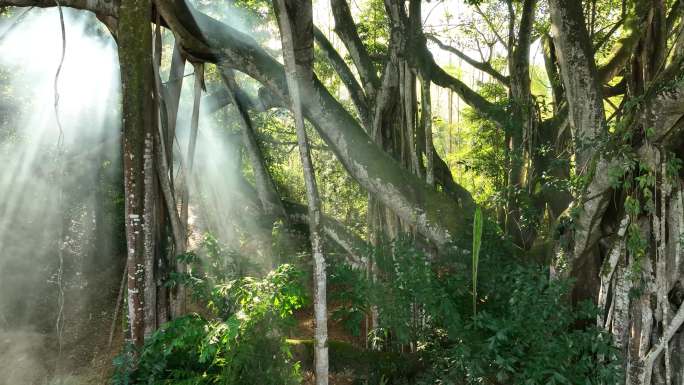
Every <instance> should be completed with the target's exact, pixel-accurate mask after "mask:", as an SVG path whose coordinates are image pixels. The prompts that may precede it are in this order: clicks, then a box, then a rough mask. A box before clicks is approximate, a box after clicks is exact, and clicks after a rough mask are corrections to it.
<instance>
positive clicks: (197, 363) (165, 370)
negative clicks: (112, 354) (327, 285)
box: [113, 265, 306, 385]
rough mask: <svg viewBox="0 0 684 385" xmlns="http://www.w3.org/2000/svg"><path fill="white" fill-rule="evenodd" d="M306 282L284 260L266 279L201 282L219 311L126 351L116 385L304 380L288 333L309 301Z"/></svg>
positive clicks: (281, 384) (167, 328)
mask: <svg viewBox="0 0 684 385" xmlns="http://www.w3.org/2000/svg"><path fill="white" fill-rule="evenodd" d="M195 279H196V280H206V277H203V278H195ZM301 279H302V272H301V271H299V270H297V269H296V268H295V267H293V266H292V265H281V266H280V267H278V268H277V269H276V270H274V271H272V272H270V273H269V274H268V275H267V276H266V277H265V278H263V279H256V278H252V277H243V278H237V279H232V280H227V281H223V282H220V283H217V284H215V285H203V284H199V283H198V284H197V285H195V286H193V288H194V289H195V290H204V291H202V293H201V295H202V296H203V297H204V300H205V302H206V303H207V305H208V306H207V307H208V308H209V309H211V310H212V316H209V317H204V316H201V315H199V314H190V315H187V316H184V317H181V318H178V319H175V320H173V321H171V322H169V323H167V324H165V325H163V326H162V327H161V328H159V330H157V331H156V332H155V333H154V334H153V335H152V336H151V337H150V338H149V339H148V340H146V342H145V345H144V346H143V348H142V350H141V351H139V352H132V351H130V350H128V351H126V352H124V353H122V355H120V356H119V357H118V358H117V359H116V360H115V365H116V366H117V372H116V373H115V375H114V378H113V384H114V385H129V384H131V385H132V384H160V385H161V384H174V385H175V384H193V385H199V384H272V385H287V384H298V383H299V382H300V380H301V378H300V369H299V363H298V362H295V360H294V359H293V357H292V354H291V352H290V349H289V347H288V345H287V344H286V343H285V337H284V336H285V332H286V330H287V329H288V328H289V327H291V326H292V324H293V317H292V316H293V312H294V311H295V310H297V309H299V308H301V307H302V306H303V305H304V304H305V301H306V296H305V294H304V289H303V286H302V284H301ZM133 353H137V354H133ZM136 355H137V356H138V357H139V358H138V359H133V358H132V357H134V356H136Z"/></svg>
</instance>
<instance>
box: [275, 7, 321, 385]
mask: <svg viewBox="0 0 684 385" xmlns="http://www.w3.org/2000/svg"><path fill="white" fill-rule="evenodd" d="M275 4H276V7H275V9H276V14H277V16H278V25H279V27H280V35H281V42H282V46H283V57H284V58H285V68H286V77H287V85H288V90H289V93H290V103H291V104H292V111H293V112H294V116H295V126H296V130H297V143H298V145H299V155H300V159H301V162H302V168H303V172H304V184H305V185H306V199H307V201H308V204H309V233H310V237H311V253H312V254H313V262H314V269H313V275H314V277H313V278H314V319H315V322H316V323H315V326H314V368H315V375H316V385H327V384H328V366H329V363H328V308H327V300H326V273H325V269H326V266H325V258H324V256H323V239H322V232H321V203H320V198H319V195H318V187H317V185H316V176H315V172H314V167H313V163H312V161H311V151H310V148H309V142H308V138H307V134H306V127H305V126H304V112H303V109H302V99H301V97H300V94H301V93H309V94H310V93H311V92H312V91H313V19H312V17H313V13H312V4H311V0H308V1H296V0H289V1H286V0H276V1H275Z"/></svg>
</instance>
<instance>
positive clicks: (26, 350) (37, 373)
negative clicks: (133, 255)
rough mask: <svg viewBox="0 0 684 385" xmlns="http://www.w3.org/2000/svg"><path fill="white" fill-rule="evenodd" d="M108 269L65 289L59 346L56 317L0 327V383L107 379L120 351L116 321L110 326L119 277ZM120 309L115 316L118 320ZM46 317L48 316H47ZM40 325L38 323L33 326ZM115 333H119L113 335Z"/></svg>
mask: <svg viewBox="0 0 684 385" xmlns="http://www.w3.org/2000/svg"><path fill="white" fill-rule="evenodd" d="M118 270H119V269H117V268H110V269H107V270H103V271H100V272H96V273H94V274H92V275H91V278H90V280H88V281H81V282H75V281H74V282H70V285H68V286H67V287H66V288H65V293H64V298H65V304H64V309H63V314H64V327H63V332H62V338H61V342H62V344H61V345H62V346H61V351H60V346H59V345H60V344H59V339H58V338H57V332H56V319H52V315H51V314H49V313H48V312H46V313H45V317H46V319H40V320H35V323H33V324H32V325H31V326H27V327H26V328H25V329H24V330H13V331H11V332H8V331H0V346H2V349H0V383H3V384H8V385H10V384H11V385H100V384H106V383H108V378H109V376H110V375H111V373H112V360H113V358H114V357H115V356H116V355H117V354H118V353H119V352H120V350H121V347H122V343H123V340H122V338H121V333H120V328H121V322H117V323H115V324H114V326H115V328H116V329H117V333H115V334H114V335H115V338H114V339H113V340H112V344H111V345H110V344H109V335H110V332H111V327H112V319H113V316H114V311H115V305H116V299H117V296H118V291H119V282H120V280H121V277H120V276H119V277H115V275H119V272H118ZM120 312H121V309H119V316H118V319H119V320H121V313H120ZM48 317H49V318H50V319H47V318H48ZM37 325H40V326H37ZM117 337H118V338H117Z"/></svg>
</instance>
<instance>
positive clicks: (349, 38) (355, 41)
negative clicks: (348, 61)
mask: <svg viewBox="0 0 684 385" xmlns="http://www.w3.org/2000/svg"><path fill="white" fill-rule="evenodd" d="M330 8H331V9H332V13H333V17H334V18H335V33H337V36H339V37H340V39H341V40H342V42H343V43H344V46H345V47H346V48H347V51H348V52H349V56H351V58H352V61H353V62H354V66H356V70H357V71H358V72H359V77H361V82H362V83H363V87H364V89H365V90H366V96H367V97H368V99H371V100H372V99H374V98H375V94H376V92H377V88H378V86H379V85H380V79H379V78H378V74H377V73H376V71H375V66H374V65H373V61H372V60H371V58H370V56H369V55H368V51H367V50H366V47H364V45H363V42H362V41H361V38H360V37H359V34H358V32H357V31H356V23H355V22H354V18H352V15H351V11H350V10H349V5H348V4H347V0H330Z"/></svg>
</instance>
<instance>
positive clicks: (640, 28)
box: [598, 0, 649, 83]
mask: <svg viewBox="0 0 684 385" xmlns="http://www.w3.org/2000/svg"><path fill="white" fill-rule="evenodd" d="M646 3H647V2H645V1H643V0H640V1H637V2H636V5H635V6H634V7H635V9H634V11H633V12H632V14H631V15H630V16H628V17H627V20H626V21H625V29H626V30H627V31H628V33H627V35H626V36H624V37H622V38H621V39H620V40H619V42H618V44H619V46H618V48H617V49H616V50H615V52H614V53H613V55H612V57H611V58H610V59H609V60H608V61H607V62H606V63H605V64H604V65H603V66H601V67H600V68H599V69H598V74H599V76H598V79H599V81H600V82H602V83H608V82H609V81H610V80H611V79H612V78H614V77H615V76H616V75H617V74H618V73H619V72H620V70H621V69H622V68H623V67H624V66H625V64H626V63H627V61H628V60H629V58H630V57H631V56H632V53H633V52H634V48H635V47H636V45H637V43H639V40H640V39H641V36H642V34H643V33H644V32H645V31H646V29H647V28H646V26H647V24H648V21H649V17H648V14H649V12H648V6H647V4H646Z"/></svg>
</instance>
